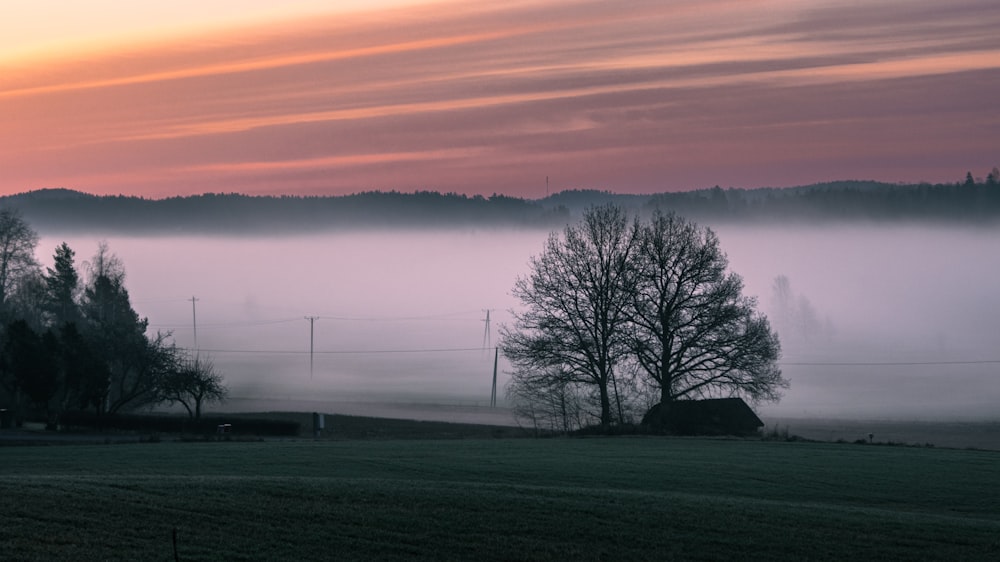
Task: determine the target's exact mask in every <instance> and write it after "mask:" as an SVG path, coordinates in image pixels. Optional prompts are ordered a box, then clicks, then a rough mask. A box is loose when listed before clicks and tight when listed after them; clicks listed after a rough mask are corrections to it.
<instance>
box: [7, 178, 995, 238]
mask: <svg viewBox="0 0 1000 562" xmlns="http://www.w3.org/2000/svg"><path fill="white" fill-rule="evenodd" d="M604 204H614V205H618V206H620V207H622V208H625V209H629V210H631V211H634V212H639V213H640V214H648V213H650V212H652V211H654V210H657V209H658V210H661V211H672V212H674V213H677V214H679V215H682V216H685V217H688V218H690V219H694V220H698V221H708V222H719V221H746V222H754V221H772V220H781V221H789V220H790V221H803V222H814V221H852V220H858V221H864V220H875V221H936V222H963V223H994V222H997V221H1000V171H998V170H997V169H996V168H994V169H993V171H991V172H990V173H989V174H988V175H987V177H986V178H985V179H975V178H974V177H973V176H972V174H971V173H970V174H968V175H967V176H966V178H965V180H964V181H959V182H956V183H944V184H891V183H883V182H874V181H839V182H830V183H820V184H815V185H809V186H801V187H790V188H756V189H743V188H726V189H723V188H720V187H714V188H710V189H700V190H695V191H684V192H670V193H659V194H653V195H629V194H615V193H611V192H608V191H596V190H570V191H563V192H560V193H556V194H553V195H551V196H548V197H546V198H544V199H538V200H529V199H521V198H516V197H507V196H503V195H493V196H491V197H482V196H478V195H476V196H466V195H460V194H455V193H444V194H442V193H437V192H432V191H422V192H417V193H399V192H394V191H390V192H378V191H375V192H365V193H359V194H354V195H344V196H327V197H321V196H314V197H298V196H280V197H275V196H249V195H240V194H205V195H195V196H187V197H172V198H167V199H144V198H141V197H126V196H93V195H87V194H84V193H79V192H76V191H71V190H66V189H46V190H39V191H33V192H27V193H22V194H18V195H11V196H6V197H3V198H0V206H2V207H7V206H10V207H14V208H17V209H19V210H20V211H21V213H22V214H23V216H24V217H25V219H27V220H28V221H29V222H31V224H33V225H35V226H36V227H37V228H39V229H41V230H44V231H47V232H49V231H88V230H89V231H102V232H143V233H252V232H289V233H295V232H309V231H319V230H329V229H336V228H373V229H384V228H394V227H431V228H433V227H453V226H529V227H530V226H541V227H560V226H562V225H565V224H566V223H567V222H568V221H570V220H573V219H574V218H575V217H578V216H580V214H581V213H582V212H583V211H584V210H585V209H587V208H590V207H593V206H597V205H604Z"/></svg>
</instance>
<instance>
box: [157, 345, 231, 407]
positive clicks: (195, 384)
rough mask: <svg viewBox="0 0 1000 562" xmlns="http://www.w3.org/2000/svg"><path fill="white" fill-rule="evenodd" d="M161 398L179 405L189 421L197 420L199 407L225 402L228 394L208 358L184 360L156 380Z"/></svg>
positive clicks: (220, 376) (220, 377)
mask: <svg viewBox="0 0 1000 562" xmlns="http://www.w3.org/2000/svg"><path fill="white" fill-rule="evenodd" d="M160 393H161V399H162V400H163V401H164V402H167V403H169V404H173V403H179V404H180V405H182V406H184V409H185V410H187V412H188V415H189V416H190V417H192V418H200V417H201V407H202V405H203V404H206V403H209V402H221V401H222V400H225V398H226V395H227V394H228V391H227V390H226V386H225V385H224V384H223V381H222V375H221V374H219V372H218V371H216V369H215V364H214V363H213V362H212V360H211V359H201V358H198V357H195V358H194V359H185V360H182V361H180V362H179V364H178V366H177V368H176V369H174V370H172V371H171V372H169V373H168V374H167V375H165V376H164V377H163V378H162V379H161V381H160Z"/></svg>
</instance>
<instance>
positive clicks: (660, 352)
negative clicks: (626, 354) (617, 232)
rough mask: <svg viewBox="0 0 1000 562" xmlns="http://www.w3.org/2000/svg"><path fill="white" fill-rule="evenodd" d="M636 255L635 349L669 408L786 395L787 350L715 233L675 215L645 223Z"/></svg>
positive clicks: (632, 320)
mask: <svg viewBox="0 0 1000 562" xmlns="http://www.w3.org/2000/svg"><path fill="white" fill-rule="evenodd" d="M641 233H642V235H641V237H640V244H639V250H638V251H637V252H635V253H634V254H633V256H632V257H633V263H634V267H635V270H636V286H635V287H636V288H635V290H634V292H633V299H632V308H631V310H630V318H629V319H630V327H631V330H630V347H631V350H632V353H633V354H634V356H635V358H636V359H637V360H638V362H639V365H640V367H641V368H642V371H643V372H644V373H645V374H646V375H647V376H648V377H649V379H650V380H651V381H652V382H653V383H654V385H655V386H656V387H658V388H659V390H660V401H661V403H662V404H664V405H667V404H669V403H670V402H672V401H674V400H678V399H681V398H698V397H709V396H741V397H745V398H748V399H750V400H752V401H759V400H773V399H776V398H778V390H779V389H780V388H782V387H784V386H786V384H787V383H786V382H785V381H784V380H783V379H782V378H781V371H780V370H779V369H778V366H777V359H778V356H779V354H780V345H779V344H778V337H777V335H776V334H775V333H774V332H773V331H772V330H771V327H770V324H769V322H768V320H767V318H766V317H764V316H763V315H761V314H759V313H758V312H757V311H756V301H755V300H754V299H752V298H749V297H745V296H743V294H742V292H743V280H742V278H740V276H739V275H737V274H735V273H732V272H727V267H728V260H727V259H726V255H725V254H724V253H723V252H722V250H721V249H720V247H719V240H718V238H717V237H716V235H715V233H713V232H712V231H711V230H710V229H707V228H706V229H700V228H698V226H697V225H696V224H694V223H693V222H690V221H687V220H685V219H683V218H680V217H678V216H676V215H673V214H663V213H656V214H654V216H653V217H652V219H651V220H650V221H649V222H648V223H646V224H644V225H643V228H642V231H641Z"/></svg>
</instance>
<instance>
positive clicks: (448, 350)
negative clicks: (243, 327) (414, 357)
mask: <svg viewBox="0 0 1000 562" xmlns="http://www.w3.org/2000/svg"><path fill="white" fill-rule="evenodd" d="M482 350H483V348H481V347H453V348H437V349H338V350H332V351H300V350H293V349H202V350H201V351H203V352H206V353H252V354H262V355H307V354H316V355H378V354H383V353H384V354H397V353H466V352H470V351H479V352H481V351H482Z"/></svg>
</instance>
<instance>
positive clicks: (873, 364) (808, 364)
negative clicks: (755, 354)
mask: <svg viewBox="0 0 1000 562" xmlns="http://www.w3.org/2000/svg"><path fill="white" fill-rule="evenodd" d="M997 363H1000V359H983V360H978V361H831V362H821V361H817V362H806V361H802V362H798V361H796V362H784V361H782V362H779V365H782V366H789V367H791V366H796V367H895V366H899V367H912V366H919V365H993V364H997Z"/></svg>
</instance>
